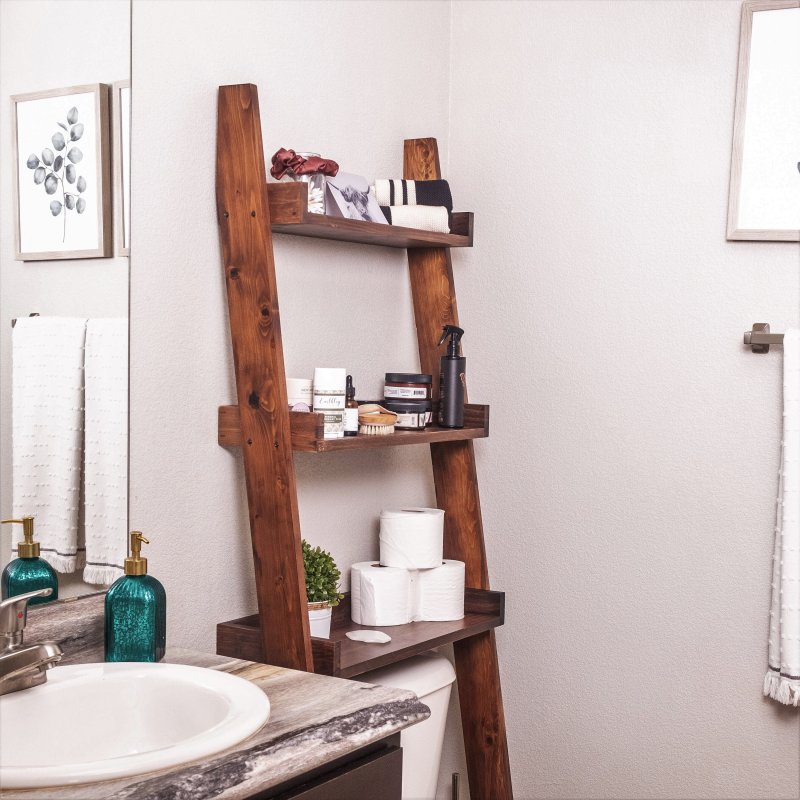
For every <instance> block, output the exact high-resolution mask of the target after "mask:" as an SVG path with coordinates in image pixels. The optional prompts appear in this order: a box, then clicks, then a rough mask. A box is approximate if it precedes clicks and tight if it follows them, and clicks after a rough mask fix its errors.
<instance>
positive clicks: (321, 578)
mask: <svg viewBox="0 0 800 800" xmlns="http://www.w3.org/2000/svg"><path fill="white" fill-rule="evenodd" d="M302 544H303V566H304V567H305V571H306V598H307V599H308V620H309V623H310V625H311V635H312V636H319V637H321V638H323V639H327V638H328V636H329V635H330V632H331V608H333V606H338V605H339V601H340V600H341V599H342V597H344V595H342V594H339V580H340V579H341V577H342V573H341V572H339V568H338V567H337V566H336V562H335V561H334V560H333V556H332V555H331V554H330V553H329V552H328V551H327V550H323V549H322V548H321V547H312V546H311V545H310V544H309V543H308V542H307V541H306V540H305V539H303V542H302Z"/></svg>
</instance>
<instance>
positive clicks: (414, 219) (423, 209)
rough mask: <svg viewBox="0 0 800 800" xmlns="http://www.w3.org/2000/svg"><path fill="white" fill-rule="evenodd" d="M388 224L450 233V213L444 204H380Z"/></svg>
mask: <svg viewBox="0 0 800 800" xmlns="http://www.w3.org/2000/svg"><path fill="white" fill-rule="evenodd" d="M381 211H383V216H384V217H386V221H387V222H388V223H389V224H390V225H402V226H403V227H404V228H418V229H419V230H422V231H436V232H437V233H450V213H449V212H448V210H447V209H446V208H445V207H444V206H381Z"/></svg>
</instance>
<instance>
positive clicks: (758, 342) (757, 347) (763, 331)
mask: <svg viewBox="0 0 800 800" xmlns="http://www.w3.org/2000/svg"><path fill="white" fill-rule="evenodd" d="M744 343H745V344H747V345H750V347H751V348H752V350H753V352H754V353H769V346H770V345H771V344H783V334H782V333H770V332H769V323H768V322H754V323H753V330H751V331H745V333H744Z"/></svg>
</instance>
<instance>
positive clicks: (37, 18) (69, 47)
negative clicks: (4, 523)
mask: <svg viewBox="0 0 800 800" xmlns="http://www.w3.org/2000/svg"><path fill="white" fill-rule="evenodd" d="M48 25H51V26H52V30H53V35H52V37H50V38H48V36H47V30H48ZM37 37H39V43H38V45H37ZM129 75H130V6H129V3H128V0H106V2H103V3H98V2H95V0H0V153H2V155H3V157H2V159H0V242H2V244H0V445H1V446H0V450H2V457H0V516H4V517H5V516H10V515H11V513H12V497H11V319H13V318H14V317H26V316H28V314H30V313H31V312H39V313H40V314H42V315H49V316H85V317H87V318H88V317H126V316H127V315H128V259H127V258H124V257H121V258H93V259H77V260H68V261H28V262H23V261H17V260H15V258H14V252H15V251H14V226H15V217H14V204H13V203H14V200H13V198H14V173H13V156H12V153H13V152H14V132H13V127H12V118H11V109H12V105H11V99H10V98H11V95H15V94H25V93H28V92H38V91H42V90H45V89H56V88H59V87H68V86H79V85H83V84H89V83H113V82H114V81H118V80H123V79H124V78H127V77H128V76H129ZM7 532H8V531H7V529H5V528H4V532H3V533H2V534H0V564H5V562H6V561H7V559H8V557H9V554H10V547H9V541H10V537H8V536H7V535H6V533H7ZM59 580H60V591H61V594H62V596H64V595H68V594H72V593H75V592H80V591H85V590H86V589H87V588H88V587H87V586H86V585H85V584H83V582H82V581H80V580H78V579H77V578H76V577H72V578H71V577H68V576H61V577H60V578H59ZM73 584H74V585H73ZM94 588H95V589H96V587H94Z"/></svg>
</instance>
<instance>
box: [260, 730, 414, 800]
mask: <svg viewBox="0 0 800 800" xmlns="http://www.w3.org/2000/svg"><path fill="white" fill-rule="evenodd" d="M381 745H382V746H380V747H379V748H378V749H377V750H376V751H373V752H370V753H368V754H367V755H362V756H361V757H359V758H356V759H354V760H352V761H348V762H347V763H346V764H342V765H340V766H338V767H335V768H334V769H331V770H328V771H326V772H325V773H324V774H322V775H320V776H314V777H311V776H309V777H308V778H307V779H304V780H303V782H302V783H301V784H299V785H296V786H295V787H294V788H292V789H286V790H282V789H280V787H278V789H277V790H270V792H269V793H268V794H258V795H254V797H253V798H252V800H267V798H269V799H270V800H353V799H354V798H358V800H401V794H402V788H403V751H402V749H401V748H400V736H399V735H395V736H393V737H391V738H390V739H387V740H384V742H382V743H381Z"/></svg>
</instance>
